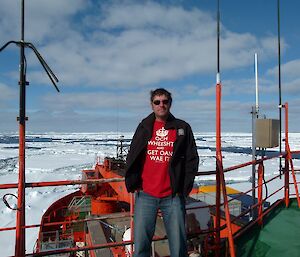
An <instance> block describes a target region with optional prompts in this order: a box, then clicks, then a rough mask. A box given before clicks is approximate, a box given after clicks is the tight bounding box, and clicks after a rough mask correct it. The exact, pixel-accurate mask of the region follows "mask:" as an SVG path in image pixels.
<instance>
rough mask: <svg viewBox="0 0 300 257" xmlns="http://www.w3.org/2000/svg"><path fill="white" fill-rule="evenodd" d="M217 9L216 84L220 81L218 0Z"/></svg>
mask: <svg viewBox="0 0 300 257" xmlns="http://www.w3.org/2000/svg"><path fill="white" fill-rule="evenodd" d="M217 8H218V11H217V84H219V83H220V82H221V77H220V0H218V6H217Z"/></svg>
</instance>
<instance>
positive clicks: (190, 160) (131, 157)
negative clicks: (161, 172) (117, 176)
mask: <svg viewBox="0 0 300 257" xmlns="http://www.w3.org/2000/svg"><path fill="white" fill-rule="evenodd" d="M154 121H155V114H154V113H151V114H150V115H149V116H148V117H146V118H145V119H143V120H142V122H141V123H140V124H139V125H138V127H137V129H136V131H135V133H134V136H133V138H132V142H131V145H130V150H129V153H128V155H127V159H126V174H125V183H126V188H127V190H128V192H134V191H135V190H138V189H142V188H141V187H142V178H141V173H142V169H143V165H144V159H145V154H146V150H147V144H148V141H149V140H150V139H151V136H152V130H153V124H154ZM165 129H175V130H176V132H177V135H176V141H175V142H174V147H173V155H172V158H171V160H170V163H169V174H170V181H171V188H172V195H173V196H174V195H175V194H183V195H184V196H187V195H188V194H189V193H190V192H191V190H192V189H193V183H194V179H195V175H196V173H197V171H198V165H199V157H198V153H197V146H196V143H195V139H194V136H193V132H192V129H191V127H190V125H189V124H188V123H186V122H185V121H183V120H179V119H176V118H175V117H174V116H173V115H172V114H169V117H168V119H167V121H166V125H165Z"/></svg>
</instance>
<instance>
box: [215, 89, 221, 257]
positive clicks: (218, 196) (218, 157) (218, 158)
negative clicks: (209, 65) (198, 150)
mask: <svg viewBox="0 0 300 257" xmlns="http://www.w3.org/2000/svg"><path fill="white" fill-rule="evenodd" d="M220 162H222V153H221V84H217V85H216V222H215V224H214V227H215V230H216V233H215V242H216V245H217V249H216V251H215V256H216V257H218V256H220V248H219V247H220V224H221V206H220V205H221V183H220V170H219V167H220V165H218V163H220Z"/></svg>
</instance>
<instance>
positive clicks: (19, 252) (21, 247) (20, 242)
mask: <svg viewBox="0 0 300 257" xmlns="http://www.w3.org/2000/svg"><path fill="white" fill-rule="evenodd" d="M24 226H25V119H24V123H23V124H21V123H20V129H19V183H18V203H17V219H16V245H15V256H18V257H23V256H24V254H25V229H24Z"/></svg>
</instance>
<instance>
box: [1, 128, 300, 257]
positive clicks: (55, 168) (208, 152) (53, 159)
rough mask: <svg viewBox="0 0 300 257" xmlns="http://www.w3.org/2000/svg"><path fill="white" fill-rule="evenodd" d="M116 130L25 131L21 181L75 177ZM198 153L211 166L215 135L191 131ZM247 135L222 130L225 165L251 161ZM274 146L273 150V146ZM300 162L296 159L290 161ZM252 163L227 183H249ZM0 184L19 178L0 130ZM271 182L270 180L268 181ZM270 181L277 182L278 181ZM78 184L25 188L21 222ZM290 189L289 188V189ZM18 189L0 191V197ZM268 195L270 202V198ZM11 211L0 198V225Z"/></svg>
mask: <svg viewBox="0 0 300 257" xmlns="http://www.w3.org/2000/svg"><path fill="white" fill-rule="evenodd" d="M122 135H124V140H125V145H128V144H129V140H130V139H131V137H132V135H133V133H123V134H122ZM119 137H120V134H118V133H115V132H107V133H72V134H63V133H47V134H46V133H45V134H29V135H28V136H27V137H26V141H27V142H26V182H38V181H57V180H68V179H80V176H81V172H80V171H81V170H82V169H84V168H91V167H92V166H93V165H94V164H95V161H96V158H97V157H100V158H104V157H105V156H112V157H113V156H116V151H117V149H116V145H117V139H118V138H119ZM195 139H196V143H197V146H198V153H199V156H200V166H199V171H209V170H214V169H215V134H214V133H195ZM251 145H252V142H251V134H248V133H238V134H237V133H224V134H223V135H222V148H223V149H222V154H223V156H224V159H223V165H224V168H226V167H229V166H233V165H237V164H241V163H243V162H248V161H251V159H252V156H251ZM290 145H291V150H296V149H300V134H299V133H291V134H290ZM273 150H274V151H275V150H278V149H273ZM294 166H295V167H299V166H300V164H299V160H295V161H294ZM265 172H266V175H265V177H266V179H267V178H268V177H269V176H271V175H274V173H275V174H277V173H278V159H274V160H272V161H269V162H266V163H265ZM250 178H251V166H248V167H246V168H242V169H239V170H236V171H235V172H230V173H226V180H227V181H228V182H229V183H230V186H231V187H233V188H236V189H238V190H241V191H245V190H247V189H249V188H250V187H251V184H250V182H249V180H250ZM0 181H1V182H0V183H1V184H8V183H17V181H18V135H16V134H0ZM214 181H215V178H214V176H201V177H198V178H197V183H199V184H207V183H213V182H214ZM279 183H280V181H279ZM273 184H274V183H273ZM274 186H278V185H277V184H276V185H275V184H274ZM78 187H79V186H61V187H43V188H27V189H26V225H31V224H39V223H40V221H41V217H42V215H43V213H44V212H45V211H46V210H47V208H48V207H49V205H51V204H52V203H53V202H54V201H56V200H58V199H59V198H61V197H62V196H64V195H67V194H69V193H71V192H74V191H75V190H77V189H78ZM291 191H292V190H291ZM6 193H12V194H15V195H17V189H9V190H0V197H1V198H2V197H3V195H4V194H6ZM276 197H277V198H278V197H279V196H278V195H277V196H275V198H272V199H271V201H275V200H276ZM7 199H8V201H9V203H10V205H11V206H14V205H15V204H16V199H15V198H14V197H8V198H7ZM15 219H16V218H15V211H12V210H10V209H8V208H7V207H6V206H5V204H4V203H3V202H2V201H1V202H0V227H13V226H15ZM37 235H38V228H30V229H27V230H26V252H27V253H30V252H32V251H33V248H34V245H35V241H36V239H37ZM14 242H15V231H14V230H12V231H4V232H0V249H1V256H9V255H13V254H14V247H15V244H14Z"/></svg>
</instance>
